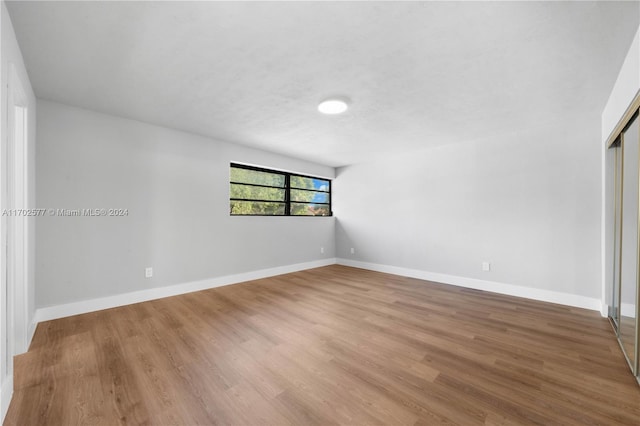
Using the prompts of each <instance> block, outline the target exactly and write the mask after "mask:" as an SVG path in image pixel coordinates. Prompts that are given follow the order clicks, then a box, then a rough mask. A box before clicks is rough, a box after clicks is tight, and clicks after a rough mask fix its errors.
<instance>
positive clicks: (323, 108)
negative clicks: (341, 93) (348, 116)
mask: <svg viewBox="0 0 640 426" xmlns="http://www.w3.org/2000/svg"><path fill="white" fill-rule="evenodd" d="M347 108H349V105H348V104H347V101H346V100H344V99H338V98H331V99H327V100H325V101H322V102H320V105H318V111H320V112H321V113H323V114H331V115H334V114H342V113H343V112H345V111H346V110H347Z"/></svg>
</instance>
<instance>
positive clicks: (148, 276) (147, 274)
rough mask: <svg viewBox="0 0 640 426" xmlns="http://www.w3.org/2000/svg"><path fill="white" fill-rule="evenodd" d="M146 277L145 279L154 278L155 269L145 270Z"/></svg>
mask: <svg viewBox="0 0 640 426" xmlns="http://www.w3.org/2000/svg"><path fill="white" fill-rule="evenodd" d="M144 277H145V278H151V277H153V268H152V267H148V268H144Z"/></svg>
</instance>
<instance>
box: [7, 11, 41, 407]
mask: <svg viewBox="0 0 640 426" xmlns="http://www.w3.org/2000/svg"><path fill="white" fill-rule="evenodd" d="M0 15H1V16H0V21H1V24H0V27H1V31H0V33H1V46H2V47H1V50H0V52H1V55H0V56H1V68H2V69H1V85H0V87H1V88H0V98H1V99H0V117H1V119H0V122H1V125H0V152H1V153H2V154H1V157H2V160H1V163H0V171H2V173H0V176H2V177H0V188H1V191H0V192H1V200H2V206H0V210H4V209H5V208H6V182H4V175H3V173H4V171H5V170H6V167H7V160H6V147H7V136H8V132H7V93H8V91H7V84H8V82H9V74H10V72H9V70H10V67H11V66H14V67H15V70H16V71H17V75H18V77H19V79H20V80H21V82H22V84H23V86H24V87H23V89H24V90H25V92H26V93H25V94H26V97H27V99H26V101H27V108H28V125H29V127H28V141H27V148H26V149H27V156H28V164H27V185H28V189H27V190H28V196H29V199H28V204H29V206H30V207H33V206H35V167H34V165H35V130H36V128H35V117H36V115H35V114H36V108H35V105H36V100H35V96H34V93H33V90H32V88H31V84H30V82H29V77H28V75H27V71H26V69H25V66H24V61H23V59H22V54H21V52H20V48H19V47H18V43H17V41H16V36H15V32H14V30H13V26H12V24H11V19H10V17H9V13H8V11H7V8H6V5H5V4H4V1H3V2H2V7H1V10H0ZM5 219H6V218H5V217H3V218H2V221H1V224H2V225H1V227H0V228H1V230H0V232H1V236H2V238H1V241H5V235H6V220H5ZM27 221H28V231H27V232H28V234H29V240H30V244H29V255H28V261H29V273H28V276H27V282H26V284H27V318H26V319H25V324H15V325H14V327H15V329H20V330H22V331H23V332H24V331H26V333H27V334H28V335H29V336H28V337H29V338H30V335H31V333H32V332H33V322H32V320H33V317H34V309H35V308H34V273H33V272H34V257H35V244H34V241H35V240H34V238H35V220H31V219H28V220H27ZM1 250H2V251H1V255H0V279H1V280H2V286H1V288H2V289H3V291H0V300H1V301H2V303H1V304H2V308H1V309H0V324H1V326H0V329H1V330H2V332H1V334H2V336H0V358H1V359H0V363H2V365H4V362H5V360H6V359H7V352H6V347H5V342H6V340H5V339H6V336H5V333H7V332H8V331H7V329H6V327H7V325H6V324H4V315H5V310H4V309H5V306H6V305H5V303H6V300H4V299H5V295H4V288H5V286H6V255H5V253H4V247H2V248H1ZM0 376H2V377H0V382H1V391H0V419H4V415H5V414H6V410H7V408H8V404H9V401H10V398H11V393H12V391H13V385H12V383H13V382H12V377H11V376H7V375H5V372H4V369H2V374H1V375H0Z"/></svg>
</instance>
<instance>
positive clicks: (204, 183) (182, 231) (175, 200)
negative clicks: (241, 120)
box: [36, 100, 335, 308]
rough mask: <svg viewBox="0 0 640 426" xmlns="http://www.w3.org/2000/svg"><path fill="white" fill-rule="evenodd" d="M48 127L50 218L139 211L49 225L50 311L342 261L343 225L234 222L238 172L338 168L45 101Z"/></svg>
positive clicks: (297, 220) (44, 277) (43, 273)
mask: <svg viewBox="0 0 640 426" xmlns="http://www.w3.org/2000/svg"><path fill="white" fill-rule="evenodd" d="M213 119H215V117H212V120H213ZM37 124H38V139H37V146H38V151H37V167H38V182H37V193H38V198H37V204H38V207H39V208H46V209H50V208H52V209H82V208H107V209H108V208H125V209H128V211H129V215H128V216H126V217H50V216H48V215H47V216H45V217H43V218H39V219H38V235H37V259H38V260H37V270H36V283H37V287H36V305H37V306H38V307H39V308H40V307H47V306H54V305H62V304H68V303H72V302H77V301H83V300H89V299H95V298H105V297H110V296H114V295H122V294H128V293H131V292H135V291H140V290H147V289H152V288H160V287H165V286H171V285H176V284H182V283H188V282H193V281H199V280H206V279H211V278H215V277H223V276H227V275H232V274H240V273H244V272H249V271H256V270H262V269H265V268H274V267H279V266H285V265H291V264H298V263H304V262H312V261H318V260H322V259H327V260H328V259H332V258H334V255H335V253H334V249H335V233H334V218H332V217H230V216H229V163H230V162H235V161H237V162H246V163H251V164H256V165H261V166H265V167H272V168H279V169H285V170H290V171H294V172H299V173H304V174H310V175H316V176H322V177H328V178H333V177H334V173H335V171H334V169H333V168H330V167H326V166H321V165H317V164H312V163H308V162H304V161H300V160H295V159H292V158H287V157H283V156H279V155H275V154H270V153H267V152H263V151H258V150H255V149H250V148H245V147H242V146H238V145H234V144H228V143H223V142H219V141H215V140H212V139H208V138H205V137H200V136H196V135H193V134H187V133H184V132H180V131H176V130H170V129H167V128H162V127H157V126H152V125H148V124H144V123H140V122H137V121H132V120H127V119H122V118H118V117H114V116H109V115H105V114H100V113H96V112H92V111H88V110H84V109H79V108H74V107H69V106H65V105H62V104H58V103H53V102H48V101H43V100H38V123H37ZM320 247H324V248H325V252H324V254H320ZM146 266H152V267H153V268H154V277H153V278H150V279H146V278H144V268H145V267H146Z"/></svg>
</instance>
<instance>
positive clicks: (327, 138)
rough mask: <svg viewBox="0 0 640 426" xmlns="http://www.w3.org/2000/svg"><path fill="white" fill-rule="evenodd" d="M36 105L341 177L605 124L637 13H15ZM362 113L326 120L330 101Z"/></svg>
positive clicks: (409, 6) (481, 6)
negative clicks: (190, 137)
mask: <svg viewBox="0 0 640 426" xmlns="http://www.w3.org/2000/svg"><path fill="white" fill-rule="evenodd" d="M7 4H8V8H9V10H10V14H11V18H12V21H13V23H14V27H15V29H16V33H17V37H18V41H19V43H20V47H21V49H22V52H23V55H24V58H25V62H26V64H27V69H28V71H29V76H30V78H31V82H32V84H33V87H34V90H35V92H36V95H37V96H38V97H40V98H44V99H49V100H54V101H58V102H63V103H67V104H71V105H76V106H80V107H85V108H89V109H93V110H97V111H102V112H106V113H110V114H114V115H118V116H123V117H128V118H133V119H137V120H141V121H145V122H149V123H154V124H159V125H163V126H167V127H173V128H176V129H181V130H185V131H189V132H193V133H197V134H201V135H206V136H210V137H214V138H218V139H223V140H227V141H230V142H236V143H241V144H245V145H249V146H253V147H257V148H261V149H266V150H269V151H274V152H279V153H283V154H287V155H290V156H294V157H298V158H303V159H308V160H311V161H315V162H319V163H323V164H327V165H331V166H341V165H346V164H351V163H356V162H361V161H366V160H367V159H370V158H372V157H374V156H379V155H388V154H390V153H392V152H397V151H400V150H401V151H406V150H413V149H419V148H422V147H428V146H435V145H439V144H444V143H454V142H460V141H465V140H470V139H478V138H485V137H489V136H491V135H494V134H501V133H509V132H513V131H517V130H518V129H522V128H524V127H531V126H535V125H536V124H537V123H540V122H550V121H554V120H559V119H563V117H566V116H567V114H570V115H578V116H579V115H581V114H582V115H584V116H585V117H591V118H592V119H593V117H596V119H597V117H598V116H597V114H599V113H600V112H601V110H602V108H603V107H604V103H605V102H606V100H607V96H608V93H609V91H610V90H611V88H612V86H613V83H614V81H615V78H616V75H617V71H618V70H619V68H620V66H621V64H622V61H623V59H624V56H625V54H626V51H627V49H628V47H629V45H630V43H631V40H632V38H633V34H634V33H635V31H636V29H637V28H638V23H639V17H640V4H639V3H637V2H623V3H617V2H602V3H583V2H545V3H537V2H526V3H498V2H496V3H493V2H492V3H479V2H471V3H457V2H455V3H442V2H428V3H425V2H408V3H405V2H370V3H369V2H355V3H351V2H337V3H334V2H312V3H306V2H305V3H294V2H283V3H269V2H259V3H241V2H229V3H223V2H81V3H79V2H68V3H67V2H42V3H41V2H7ZM331 95H342V96H347V97H348V98H350V99H351V101H352V105H351V109H350V110H349V111H348V113H346V114H344V115H342V116H324V115H321V114H319V113H318V112H317V110H316V106H317V103H318V102H319V101H320V100H323V99H324V98H326V97H328V96H331Z"/></svg>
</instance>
